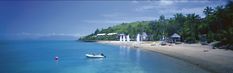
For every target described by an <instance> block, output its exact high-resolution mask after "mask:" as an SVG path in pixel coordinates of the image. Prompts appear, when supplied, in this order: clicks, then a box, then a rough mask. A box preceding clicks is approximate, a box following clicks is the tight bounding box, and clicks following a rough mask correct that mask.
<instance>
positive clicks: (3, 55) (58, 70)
mask: <svg viewBox="0 0 233 73" xmlns="http://www.w3.org/2000/svg"><path fill="white" fill-rule="evenodd" d="M0 49H1V51H0V73H208V72H206V71H205V70H203V69H200V68H198V67H196V66H194V65H192V64H189V63H186V62H183V61H181V60H177V59H174V58H171V57H168V56H164V55H161V54H159V53H155V52H150V51H145V50H140V49H132V48H127V47H119V46H111V45H104V44H98V43H87V42H77V41H1V42H0ZM89 52H103V53H104V54H105V55H106V56H107V57H106V58H103V59H89V58H86V57H85V54H86V53H89ZM55 56H59V61H58V62H56V61H54V57H55Z"/></svg>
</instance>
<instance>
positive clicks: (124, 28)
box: [80, 1, 233, 49]
mask: <svg viewBox="0 0 233 73" xmlns="http://www.w3.org/2000/svg"><path fill="white" fill-rule="evenodd" d="M203 13H204V14H205V17H204V18H201V17H200V16H199V15H197V14H194V13H193V14H186V15H184V14H182V13H177V14H175V15H174V17H173V18H169V19H166V18H165V16H164V15H161V16H160V18H159V19H158V20H153V21H137V22H132V23H122V24H119V25H116V26H112V27H108V28H106V29H101V30H99V29H97V30H96V31H95V32H94V33H92V34H90V35H87V36H85V37H82V38H80V40H117V39H118V37H117V35H111V36H96V35H97V34H99V33H118V34H120V33H124V34H128V35H130V37H131V38H135V37H136V35H137V34H138V33H143V32H145V33H146V34H147V35H148V40H149V41H156V40H159V39H161V37H162V36H163V35H165V36H167V37H169V36H170V35H172V34H173V33H178V34H179V35H181V41H182V42H187V43H195V42H198V41H200V38H201V37H205V38H206V39H207V41H208V43H210V42H213V41H220V43H218V44H216V45H215V46H216V47H220V48H228V49H233V2H231V1H229V2H228V4H227V5H225V6H217V7H215V8H212V7H206V8H205V9H204V10H203Z"/></svg>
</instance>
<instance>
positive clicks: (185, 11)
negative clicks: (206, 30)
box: [159, 7, 204, 17]
mask: <svg viewBox="0 0 233 73" xmlns="http://www.w3.org/2000/svg"><path fill="white" fill-rule="evenodd" d="M203 9H204V8H203V7H198V8H182V9H164V10H160V11H159V13H160V14H163V15H165V14H176V13H183V14H191V13H195V14H198V15H200V16H201V17H203V16H204V15H203V12H202V11H203Z"/></svg>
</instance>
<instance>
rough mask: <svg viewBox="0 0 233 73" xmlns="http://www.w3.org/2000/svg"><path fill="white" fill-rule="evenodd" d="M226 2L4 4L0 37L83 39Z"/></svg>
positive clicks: (158, 0)
mask: <svg viewBox="0 0 233 73" xmlns="http://www.w3.org/2000/svg"><path fill="white" fill-rule="evenodd" d="M224 4H226V2H225V1H222V0H215V1H209V0H206V1H203V0H196V1H188V0H156V1H153V0H152V1H137V0H132V1H130V0H129V1H0V37H1V38H2V39H22V38H23V39H27V38H33V39H34V38H40V37H49V36H71V37H79V36H84V35H87V34H90V33H92V32H94V30H95V29H97V28H99V29H101V28H106V27H109V26H114V25H116V24H120V23H123V22H134V21H143V20H156V19H158V18H159V16H160V15H165V17H166V18H170V17H173V15H174V14H175V13H183V14H188V13H195V14H198V15H200V16H201V17H204V14H203V13H202V11H203V9H204V8H205V7H206V6H210V7H216V6H218V5H224Z"/></svg>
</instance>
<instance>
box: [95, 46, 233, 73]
mask: <svg viewBox="0 0 233 73" xmlns="http://www.w3.org/2000/svg"><path fill="white" fill-rule="evenodd" d="M97 43H102V44H110V45H117V46H128V47H132V48H139V49H144V50H150V51H154V52H158V53H161V54H164V55H167V56H170V57H174V58H177V59H181V60H184V61H186V62H189V63H192V64H194V65H197V66H199V67H201V68H203V69H206V70H208V71H210V72H213V73H233V51H231V50H224V49H211V48H212V47H211V46H209V45H201V44H183V43H182V44H176V45H175V44H171V45H165V46H161V45H159V42H149V41H148V42H141V43H138V42H134V41H131V42H119V41H97Z"/></svg>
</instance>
